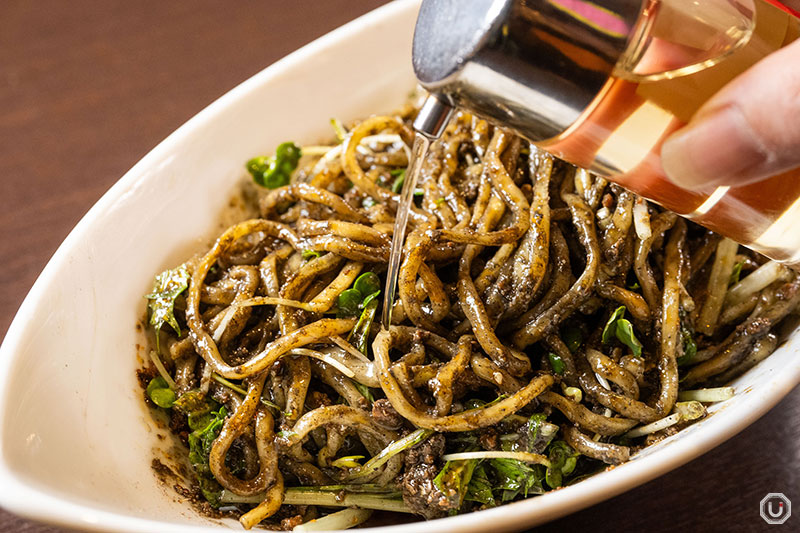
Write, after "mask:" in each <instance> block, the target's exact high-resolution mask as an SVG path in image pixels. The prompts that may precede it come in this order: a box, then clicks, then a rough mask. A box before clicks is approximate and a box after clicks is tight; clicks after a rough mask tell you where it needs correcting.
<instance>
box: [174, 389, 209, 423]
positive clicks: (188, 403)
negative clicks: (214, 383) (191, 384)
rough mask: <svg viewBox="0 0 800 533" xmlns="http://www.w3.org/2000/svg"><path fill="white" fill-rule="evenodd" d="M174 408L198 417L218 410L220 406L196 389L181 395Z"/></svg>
mask: <svg viewBox="0 0 800 533" xmlns="http://www.w3.org/2000/svg"><path fill="white" fill-rule="evenodd" d="M173 407H175V408H176V409H178V410H179V411H181V412H183V413H185V414H186V415H189V416H195V417H197V416H201V415H204V414H206V413H210V412H211V411H213V410H215V409H217V408H218V407H219V404H218V403H217V402H215V401H214V400H212V399H211V398H208V397H207V396H206V395H204V394H203V393H202V392H200V391H199V390H197V389H195V390H190V391H188V392H184V393H183V394H181V395H180V397H179V398H178V399H177V400H175V403H174V404H173Z"/></svg>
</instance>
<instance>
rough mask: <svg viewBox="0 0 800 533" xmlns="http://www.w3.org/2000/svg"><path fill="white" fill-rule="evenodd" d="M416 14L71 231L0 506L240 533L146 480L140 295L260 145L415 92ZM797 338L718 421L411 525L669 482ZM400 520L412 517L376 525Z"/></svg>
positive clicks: (4, 360)
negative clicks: (478, 507)
mask: <svg viewBox="0 0 800 533" xmlns="http://www.w3.org/2000/svg"><path fill="white" fill-rule="evenodd" d="M416 10H417V1H416V0H407V1H399V2H393V3H391V4H389V5H387V6H385V7H383V8H381V9H378V10H377V11H374V12H373V13H371V14H369V15H367V16H365V17H362V18H361V19H359V20H357V21H355V22H352V23H350V24H348V25H346V26H344V27H342V28H340V29H339V30H337V31H335V32H333V33H331V34H329V35H327V36H325V37H323V38H321V39H319V40H317V41H315V42H314V43H312V44H310V45H308V46H306V47H305V48H303V49H301V50H299V51H297V52H295V53H294V54H292V55H290V56H289V57H287V58H285V59H284V60H282V61H280V62H279V63H276V64H275V65H273V66H272V67H270V68H268V69H266V70H264V71H263V72H261V73H259V74H258V75H256V76H254V77H253V78H251V79H250V80H248V81H246V82H245V83H243V84H242V85H240V86H239V87H237V88H235V89H234V90H232V91H231V92H229V93H228V94H226V95H225V96H223V97H222V98H220V99H219V100H218V101H217V102H215V103H213V104H212V105H211V106H209V107H208V108H207V109H205V110H204V111H202V112H201V113H200V114H198V115H197V116H196V117H195V118H193V119H192V120H190V121H189V122H187V123H186V124H185V125H184V126H183V127H181V128H180V129H179V130H178V131H176V132H175V133H174V134H172V135H171V136H170V137H169V138H167V139H166V140H165V141H164V142H162V143H161V144H160V145H159V146H158V147H156V148H155V149H154V150H153V151H152V152H151V153H150V154H148V155H147V156H146V157H145V158H144V159H142V161H141V162H139V163H138V164H137V165H136V166H135V167H133V168H132V169H131V170H130V172H128V173H127V174H126V175H125V176H124V177H123V178H122V179H121V180H120V181H119V182H118V183H117V184H116V185H115V186H114V187H113V188H112V189H111V190H110V191H109V192H108V193H107V194H106V195H105V196H104V197H103V198H102V199H101V200H100V201H99V202H98V203H97V205H95V206H94V208H92V210H91V211H90V212H89V213H88V214H87V215H86V216H85V217H84V219H83V220H82V221H81V222H80V223H79V224H78V226H77V227H76V228H75V230H74V231H73V232H72V233H71V234H70V235H69V237H67V239H66V240H65V241H64V243H63V244H62V246H61V247H60V248H59V250H58V252H56V254H55V255H54V256H53V259H52V260H51V261H50V263H49V264H48V265H47V267H46V268H45V270H44V272H43V273H42V275H41V277H40V278H39V280H38V281H37V282H36V284H35V285H34V287H33V289H32V290H31V292H30V294H29V295H28V297H27V298H26V299H25V302H24V303H23V304H22V307H21V308H20V310H19V313H18V315H17V317H16V319H15V320H14V322H13V324H12V325H11V328H10V329H9V331H8V335H7V336H6V339H5V342H4V343H3V346H2V348H0V505H2V506H3V507H5V508H7V509H8V510H10V511H13V512H15V513H18V514H21V515H23V516H26V517H29V518H34V519H37V520H43V521H47V522H53V523H57V524H61V525H65V526H70V527H75V528H81V529H91V530H112V531H130V532H133V531H161V532H176V531H187V532H188V531H191V532H200V531H210V530H212V529H213V530H218V528H219V527H220V526H222V527H226V526H227V527H232V528H236V529H238V528H239V525H238V523H236V522H233V521H215V520H210V519H206V518H203V517H201V516H198V515H197V514H196V513H194V511H193V510H192V509H191V508H189V506H188V505H187V504H185V503H182V502H180V501H178V500H177V498H176V496H175V494H174V492H173V491H172V489H170V488H168V487H162V486H160V485H159V483H158V481H157V480H156V478H155V477H154V475H153V474H152V472H151V469H150V463H151V460H152V458H153V449H154V447H155V446H157V445H158V439H157V438H156V433H157V430H156V428H155V426H154V425H153V423H152V421H151V419H150V416H149V415H148V413H147V412H146V409H145V407H144V406H143V402H142V397H141V396H142V393H141V390H140V389H139V388H138V386H137V383H136V380H135V377H134V374H135V370H136V369H137V368H138V367H139V366H140V364H141V363H140V362H139V361H137V358H136V356H137V349H136V348H135V346H136V344H137V342H140V341H141V337H140V333H138V332H137V331H136V329H135V325H136V323H137V320H138V319H139V318H140V317H141V316H142V315H143V313H144V300H143V298H142V295H143V294H144V293H145V292H146V291H147V290H148V289H149V288H150V284H151V281H152V278H153V274H154V273H156V272H160V271H161V270H163V269H164V268H166V267H171V266H174V265H175V264H177V263H178V262H180V261H181V260H182V258H184V257H186V256H187V255H188V254H190V253H192V252H196V251H199V250H200V249H202V247H203V246H204V245H205V244H206V243H207V242H208V240H209V239H210V238H211V237H212V236H213V234H214V233H215V231H216V230H217V229H218V222H217V218H218V214H219V213H221V212H222V211H223V209H224V207H225V205H226V203H227V199H228V197H229V195H230V193H231V191H232V190H233V188H234V184H235V183H236V182H237V181H238V180H239V179H241V178H242V176H243V175H244V171H243V166H242V165H243V162H244V161H246V160H247V159H248V158H249V157H251V156H252V155H253V154H257V153H265V152H270V151H271V150H273V149H274V147H275V146H276V145H277V144H278V143H280V142H282V141H284V140H286V139H294V140H298V141H306V142H315V141H318V140H320V139H322V138H327V137H329V136H330V130H329V125H328V119H329V117H332V116H336V117H340V118H342V119H344V120H350V119H355V118H357V117H361V116H365V115H368V114H370V113H374V112H380V111H389V110H391V109H392V108H394V107H396V106H397V105H399V104H400V103H402V102H403V101H404V99H405V97H406V95H407V93H408V91H409V90H410V89H411V88H413V86H414V79H413V75H412V72H411V69H410V58H409V51H410V43H411V35H412V28H413V22H414V19H415V16H416ZM359 65H370V67H369V69H364V68H361V67H359ZM323 82H324V83H323ZM320 87H323V89H320ZM798 348H800V337H798V335H797V334H795V335H794V336H793V337H792V338H791V339H790V340H789V342H788V343H787V344H786V345H784V346H783V347H782V348H781V349H779V350H778V351H776V352H775V353H774V354H773V355H772V356H770V357H769V358H768V359H767V360H766V361H764V362H762V363H761V364H760V365H758V366H757V367H756V368H754V369H753V370H751V371H750V372H748V373H747V374H746V375H745V376H743V377H742V378H741V379H739V380H738V381H737V382H735V383H734V386H735V388H736V391H737V393H738V394H737V396H736V397H735V398H734V399H732V400H730V401H728V402H726V403H725V404H724V405H720V406H717V407H715V408H712V411H714V412H715V414H714V416H711V417H709V418H707V419H705V420H703V421H701V422H699V423H697V424H695V425H693V426H691V427H690V428H688V429H686V430H684V431H682V432H681V433H680V434H679V435H677V436H675V437H673V438H670V439H667V440H665V441H662V442H661V443H659V444H658V445H656V446H654V447H652V448H650V449H648V450H647V452H646V453H645V454H640V456H639V457H637V458H636V459H635V460H633V461H631V462H629V463H627V464H625V465H622V466H620V467H617V468H615V469H613V470H610V471H607V472H604V473H602V474H600V475H597V476H595V477H593V478H591V479H589V480H587V481H584V482H582V483H579V484H577V485H575V486H572V487H569V488H566V489H563V490H558V491H554V492H551V493H548V494H546V495H544V496H539V497H535V498H531V499H529V500H526V501H523V502H518V503H514V504H511V505H505V506H502V507H500V508H496V509H492V510H488V511H482V512H479V513H473V514H469V515H463V516H458V517H453V518H447V519H443V520H439V521H436V522H428V523H420V524H417V525H416V526H418V527H415V528H414V529H415V530H418V531H458V532H459V533H467V532H471V531H492V532H500V531H504V530H510V529H520V528H523V527H526V526H532V525H535V524H538V523H541V522H544V521H547V520H551V519H553V518H556V517H558V516H562V515H564V514H567V513H570V512H573V511H576V510H578V509H581V508H583V507H586V506H589V505H591V504H594V503H597V502H599V501H601V500H603V499H606V498H610V497H612V496H614V495H616V494H619V493H620V492H623V491H625V490H627V489H630V488H632V487H634V486H636V485H639V484H641V483H643V482H645V481H647V480H650V479H652V478H654V477H656V476H658V475H660V474H663V473H664V472H667V471H668V470H671V469H673V468H675V467H677V466H679V465H681V464H683V463H685V462H687V461H689V460H691V459H693V458H695V457H697V456H698V455H700V454H702V453H704V452H706V451H708V450H709V449H711V448H712V447H714V446H716V445H717V444H719V443H720V442H722V441H724V440H725V439H727V438H729V437H731V436H732V435H734V434H735V433H736V432H738V431H740V430H742V429H743V428H744V427H746V426H747V425H748V424H750V423H751V422H753V421H754V420H756V419H757V418H758V417H760V416H761V415H762V414H764V413H765V412H766V411H767V410H768V409H769V408H770V407H772V406H773V405H775V404H776V403H777V402H778V400H780V399H781V398H782V397H783V396H784V395H785V394H787V393H788V392H789V391H790V390H791V389H792V388H793V386H794V385H796V384H797V383H798V382H800V359H799V358H798V357H796V352H797V351H798ZM138 355H141V352H139V353H138ZM401 529H404V530H407V526H395V527H388V528H385V529H384V530H382V531H400V530H401Z"/></svg>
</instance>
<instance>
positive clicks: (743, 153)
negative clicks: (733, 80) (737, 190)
mask: <svg viewBox="0 0 800 533" xmlns="http://www.w3.org/2000/svg"><path fill="white" fill-rule="evenodd" d="M767 159H768V153H767V151H766V149H765V148H764V146H763V144H762V143H761V142H760V141H759V139H758V138H757V137H756V136H755V134H754V133H753V129H752V128H751V127H750V125H749V124H748V123H747V119H746V118H745V117H744V115H743V114H742V112H741V110H740V109H739V108H738V107H736V106H726V107H723V108H721V109H719V110H717V111H714V112H712V113H710V114H708V115H707V116H704V117H702V118H701V119H699V120H698V121H697V122H696V123H690V124H689V125H688V126H686V127H684V128H682V129H680V130H678V131H677V132H675V133H674V134H673V135H672V136H670V137H669V138H668V139H667V140H666V141H664V144H663V146H662V147H661V165H662V167H663V168H664V172H665V173H666V174H667V177H669V179H670V180H672V181H673V182H674V183H675V184H676V185H679V186H681V187H683V188H685V189H700V188H703V187H707V186H709V185H735V184H736V183H737V181H741V180H743V179H746V178H747V177H748V175H749V174H750V173H752V172H754V171H755V170H757V169H758V167H759V166H760V165H763V164H764V163H766V162H767Z"/></svg>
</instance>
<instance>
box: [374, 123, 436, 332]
mask: <svg viewBox="0 0 800 533" xmlns="http://www.w3.org/2000/svg"><path fill="white" fill-rule="evenodd" d="M430 142H431V141H430V140H429V139H428V138H427V137H426V136H425V135H422V134H420V133H416V134H415V135H414V146H413V147H412V148H411V159H410V160H409V162H408V169H407V170H406V177H405V180H404V181H403V189H402V191H401V192H400V203H399V204H397V214H396V216H395V219H394V231H393V233H392V249H391V252H390V255H389V268H388V270H387V272H386V287H385V290H384V291H383V313H382V314H381V326H382V327H383V329H386V330H388V329H389V326H390V325H391V324H392V306H393V304H394V296H395V292H396V290H397V277H398V275H399V273H400V262H401V261H402V258H403V244H404V243H405V236H406V228H407V226H408V215H409V213H410V212H411V206H412V205H413V201H414V190H415V189H416V187H417V180H418V179H419V173H420V170H422V164H423V162H424V161H425V155H426V154H427V153H428V147H429V146H430Z"/></svg>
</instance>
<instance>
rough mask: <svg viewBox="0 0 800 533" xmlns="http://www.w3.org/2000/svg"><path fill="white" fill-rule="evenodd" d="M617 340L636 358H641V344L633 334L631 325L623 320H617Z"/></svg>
mask: <svg viewBox="0 0 800 533" xmlns="http://www.w3.org/2000/svg"><path fill="white" fill-rule="evenodd" d="M616 335H617V339H619V341H620V342H621V343H622V344H624V345H625V346H627V347H628V348H630V349H631V351H632V352H633V355H635V356H636V357H641V356H642V343H641V342H639V339H637V338H636V335H634V334H633V324H631V323H630V322H629V321H628V320H625V319H624V318H620V319H619V320H617V331H616Z"/></svg>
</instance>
